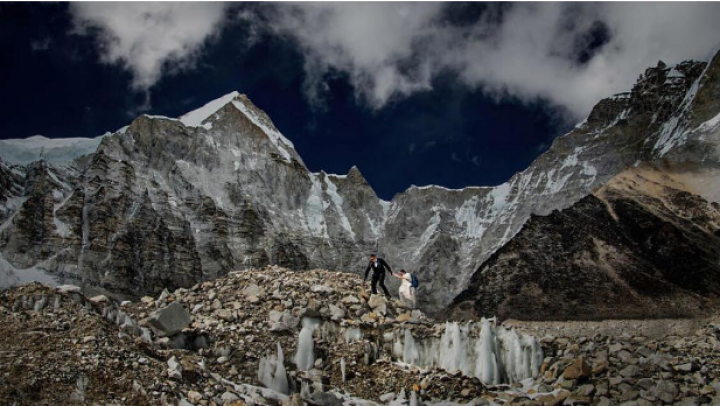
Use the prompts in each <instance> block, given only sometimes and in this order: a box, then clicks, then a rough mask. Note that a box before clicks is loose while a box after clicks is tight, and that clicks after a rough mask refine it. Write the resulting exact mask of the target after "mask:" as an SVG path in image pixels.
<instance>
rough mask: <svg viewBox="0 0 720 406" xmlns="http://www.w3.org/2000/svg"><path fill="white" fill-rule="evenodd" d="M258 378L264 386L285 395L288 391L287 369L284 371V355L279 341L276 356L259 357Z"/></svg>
mask: <svg viewBox="0 0 720 406" xmlns="http://www.w3.org/2000/svg"><path fill="white" fill-rule="evenodd" d="M258 380H259V381H260V382H262V384H263V385H265V387H266V388H268V389H272V390H274V391H275V392H280V393H283V394H285V395H288V394H289V393H290V384H289V383H288V378H287V371H285V355H284V354H283V350H282V347H281V346H280V343H277V356H273V355H270V356H267V357H263V358H261V359H260V367H259V368H258Z"/></svg>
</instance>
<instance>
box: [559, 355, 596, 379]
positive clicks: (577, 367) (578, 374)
mask: <svg viewBox="0 0 720 406" xmlns="http://www.w3.org/2000/svg"><path fill="white" fill-rule="evenodd" d="M590 372H592V370H591V369H590V365H588V364H587V362H585V360H584V359H583V357H578V358H577V359H576V360H575V362H573V363H572V364H571V365H570V366H569V367H567V368H565V372H563V378H565V379H580V378H587V377H589V376H590Z"/></svg>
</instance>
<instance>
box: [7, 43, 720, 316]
mask: <svg viewBox="0 0 720 406" xmlns="http://www.w3.org/2000/svg"><path fill="white" fill-rule="evenodd" d="M719 70H720V57H718V56H716V57H715V58H714V59H713V60H712V61H711V62H710V63H705V62H685V63H681V64H679V65H676V66H672V67H668V66H665V65H664V64H662V63H660V64H658V66H656V67H653V68H650V69H648V70H647V71H646V72H644V73H643V75H642V76H641V78H640V79H639V80H638V82H637V84H636V85H635V86H634V87H633V89H632V90H631V91H629V92H627V93H623V94H619V95H615V96H613V97H610V98H607V99H604V100H602V101H601V102H599V103H598V104H597V105H596V106H595V108H594V109H593V110H592V112H591V114H590V116H589V117H588V118H587V119H586V120H585V121H584V122H583V123H581V124H579V125H578V126H577V127H576V128H575V129H573V130H572V131H571V132H570V133H568V134H566V135H564V136H561V137H559V138H557V139H556V140H555V142H554V143H553V145H552V146H551V148H550V149H549V150H548V151H547V152H546V153H544V154H542V155H541V156H540V157H539V158H538V159H536V160H535V162H533V163H532V165H531V166H530V167H529V168H528V169H526V170H525V171H523V172H520V173H517V174H516V175H514V176H513V177H512V178H511V179H509V180H508V181H507V182H505V183H503V184H502V185H498V186H495V187H469V188H465V189H461V190H450V189H445V188H442V187H438V186H426V187H411V188H409V189H408V190H407V191H405V192H403V193H401V194H398V195H397V196H395V197H394V198H393V200H392V201H391V202H386V201H383V200H381V199H379V198H378V197H377V195H376V194H375V192H374V191H373V189H372V188H371V187H370V185H369V184H368V183H367V182H366V180H365V179H364V178H363V176H362V174H361V173H360V171H359V170H358V169H357V168H354V167H353V168H351V169H350V170H349V172H348V174H346V175H333V174H327V173H324V172H318V173H313V172H311V171H309V170H308V168H307V167H306V166H305V164H304V163H303V161H302V159H301V158H300V156H299V155H298V153H297V152H296V151H295V149H294V148H293V145H292V143H291V142H290V141H289V140H288V139H287V138H286V137H284V136H283V135H282V134H281V133H280V131H279V130H278V129H277V128H276V127H275V126H274V124H273V123H272V121H271V120H270V118H269V117H268V116H267V114H265V113H264V112H263V111H262V110H260V109H259V108H257V107H256V106H255V105H254V104H253V103H252V102H251V101H250V100H249V99H248V98H247V97H246V96H245V95H242V94H239V93H237V92H233V93H230V94H228V95H226V96H223V97H221V98H219V99H217V100H215V101H212V102H210V103H207V104H206V105H204V106H202V107H200V108H199V109H197V110H195V111H192V112H190V113H188V114H186V115H183V116H182V117H180V118H179V119H173V118H167V117H155V116H141V117H138V118H137V119H136V120H134V121H133V122H132V123H131V124H130V125H129V126H128V127H126V128H123V129H122V130H121V131H118V132H116V133H114V134H112V135H108V136H106V137H104V138H103V140H102V142H101V143H100V145H99V146H98V149H97V152H96V153H94V154H92V155H91V156H90V158H89V159H87V160H86V161H87V162H84V163H83V165H79V166H78V167H77V168H76V169H67V168H66V169H58V168H56V167H55V166H53V165H49V164H47V163H45V164H43V165H44V168H43V167H41V166H42V165H40V166H38V164H37V163H35V164H31V165H27V166H22V167H8V166H5V167H3V168H5V169H2V168H0V178H1V179H2V181H0V185H3V187H4V189H0V191H2V193H3V196H0V199H3V197H4V196H7V197H5V198H4V199H3V200H2V201H0V204H1V205H2V206H0V209H1V210H0V216H2V219H3V223H2V226H0V251H1V252H2V253H3V257H4V258H5V259H6V260H7V261H9V262H10V263H12V264H13V265H14V266H16V267H17V268H29V267H31V266H36V265H38V264H41V265H42V267H43V268H42V269H44V270H47V271H49V272H52V273H53V274H55V275H58V276H59V277H61V278H62V279H63V280H67V281H68V282H70V283H74V284H78V285H83V286H84V287H85V288H86V289H89V288H92V289H97V290H103V291H107V292H111V293H114V294H119V295H128V296H141V295H143V294H147V293H153V292H157V291H159V290H162V289H163V288H170V289H172V288H176V287H180V286H191V285H193V284H194V283H196V282H197V281H199V280H205V279H213V278H216V277H218V276H221V275H224V274H226V273H228V272H229V271H231V270H236V269H249V268H253V267H256V268H257V267H263V266H265V265H269V264H278V265H280V266H283V267H288V268H291V269H296V270H302V269H310V268H316V267H317V268H325V269H331V270H341V271H360V270H361V269H363V268H364V264H365V263H366V260H367V254H368V253H369V252H374V251H379V252H380V255H381V256H383V257H384V258H385V259H386V260H387V261H388V262H389V263H390V264H391V265H392V266H394V267H402V268H406V269H409V270H412V271H413V272H415V273H417V275H418V276H419V279H420V281H421V292H422V294H421V295H420V301H421V303H420V305H421V306H422V307H423V308H425V309H430V310H438V309H441V308H444V307H445V306H446V305H448V304H449V303H450V302H451V301H452V300H453V298H455V297H456V296H457V295H458V294H459V293H461V292H463V291H464V290H465V288H466V287H467V286H468V284H469V283H470V281H471V278H472V277H473V274H474V273H475V271H476V270H477V269H478V267H479V266H480V265H481V264H483V263H484V262H485V261H486V260H488V259H489V258H490V256H491V255H493V253H495V252H496V251H497V250H498V249H499V248H500V247H502V246H503V245H505V244H506V243H508V241H510V240H511V239H512V238H513V237H514V236H515V235H516V234H517V233H518V232H519V231H520V229H521V228H522V227H523V225H524V224H525V223H526V222H527V221H528V219H530V217H531V215H533V214H535V215H547V214H549V213H551V212H552V210H555V209H563V208H567V207H569V206H571V205H572V204H574V203H576V202H578V201H579V200H580V199H582V198H583V197H585V196H587V195H588V194H589V193H591V192H592V191H593V190H595V189H597V188H598V187H600V186H602V185H604V184H605V183H606V182H608V181H609V180H610V179H611V178H613V177H614V176H615V175H617V174H619V173H621V172H622V171H624V170H626V169H628V168H632V167H635V166H637V165H640V164H642V163H644V162H645V163H659V162H662V163H663V164H664V165H666V166H667V167H672V168H673V170H674V174H675V175H674V176H676V177H677V178H678V179H680V177H684V179H683V182H684V183H685V184H687V185H689V186H691V187H692V188H693V190H694V191H695V192H696V193H697V194H698V195H700V196H702V197H703V198H705V199H706V200H708V201H710V202H713V201H718V199H720V192H718V190H720V181H719V180H718V179H720V173H719V172H718V171H720V165H718V162H719V161H720V160H719V159H718V156H720V154H719V153H718V148H717V146H718V142H720V133H719V129H718V128H719V127H720V124H719V123H718V122H720V118H718V114H720V105H719V103H718V101H717V100H718V98H719V94H720V85H719V83H720V73H718V71H719ZM5 185H7V186H5ZM390 283H391V284H394V283H396V281H394V280H393V281H390ZM488 315H489V314H488Z"/></svg>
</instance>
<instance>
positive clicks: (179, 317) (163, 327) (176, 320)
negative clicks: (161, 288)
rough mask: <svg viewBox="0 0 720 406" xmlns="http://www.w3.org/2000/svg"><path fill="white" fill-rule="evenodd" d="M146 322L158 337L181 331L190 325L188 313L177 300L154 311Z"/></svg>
mask: <svg viewBox="0 0 720 406" xmlns="http://www.w3.org/2000/svg"><path fill="white" fill-rule="evenodd" d="M146 323H147V325H148V326H150V327H152V328H153V329H154V330H155V331H156V332H157V335H158V336H160V337H167V336H171V335H174V334H177V333H179V332H181V331H182V330H183V329H184V328H186V327H187V326H189V325H190V313H189V312H188V311H187V309H185V307H184V306H183V305H182V304H180V303H179V302H172V303H170V304H169V305H167V306H166V307H164V308H162V309H159V310H156V311H154V312H153V313H152V314H151V315H150V317H148V318H147V320H146Z"/></svg>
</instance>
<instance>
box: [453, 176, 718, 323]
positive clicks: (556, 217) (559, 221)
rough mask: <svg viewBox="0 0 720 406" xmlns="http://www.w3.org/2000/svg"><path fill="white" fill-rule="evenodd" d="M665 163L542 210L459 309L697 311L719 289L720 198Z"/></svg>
mask: <svg viewBox="0 0 720 406" xmlns="http://www.w3.org/2000/svg"><path fill="white" fill-rule="evenodd" d="M672 176H673V174H672V173H667V172H664V171H661V170H659V169H657V168H637V169H632V170H628V171H625V172H623V173H621V174H619V175H618V176H616V177H615V178H613V179H612V180H611V181H610V182H608V184H607V185H605V186H603V187H602V188H600V189H599V190H597V191H595V192H594V193H593V194H591V195H590V196H587V197H585V198H583V199H581V200H580V201H579V202H577V203H575V204H574V205H572V206H570V207H569V208H567V209H565V210H561V211H554V212H553V213H551V214H550V215H548V216H533V217H532V218H531V219H530V221H528V223H527V224H525V226H524V227H523V229H522V230H521V231H520V232H519V233H518V234H517V235H516V236H515V237H514V238H513V239H511V240H510V241H509V242H508V243H507V244H506V245H504V246H503V247H502V248H501V249H499V250H498V251H497V252H496V253H495V254H493V255H492V256H491V257H490V258H489V259H488V260H487V261H486V262H485V263H484V264H483V265H482V266H481V267H480V268H479V269H478V271H477V272H476V273H475V275H473V278H472V279H471V282H470V284H469V286H468V287H467V289H465V290H464V291H463V293H462V294H460V295H459V296H458V297H457V299H456V300H455V302H454V303H453V306H452V307H453V310H454V312H455V315H456V317H463V315H464V316H465V317H467V316H471V315H475V317H477V316H480V315H490V314H493V315H498V316H499V317H501V318H520V319H532V320H553V319H554V320H566V319H603V318H618V317H620V318H622V317H627V318H657V317H680V316H682V317H687V316H697V315H701V314H703V313H705V312H707V311H708V309H710V308H712V307H715V306H717V304H718V303H717V301H718V297H720V237H719V236H718V232H719V231H718V230H720V205H718V204H717V203H710V202H708V201H706V200H705V199H703V198H702V197H700V196H698V195H696V194H694V193H692V192H691V191H689V190H688V188H687V186H686V185H684V184H682V183H680V182H677V181H676V180H674V179H673V177H672Z"/></svg>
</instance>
